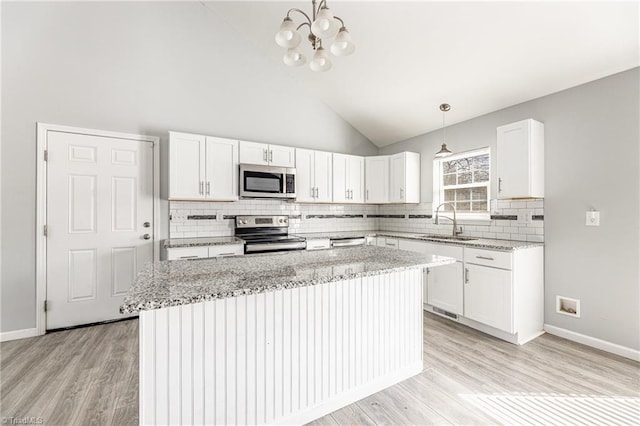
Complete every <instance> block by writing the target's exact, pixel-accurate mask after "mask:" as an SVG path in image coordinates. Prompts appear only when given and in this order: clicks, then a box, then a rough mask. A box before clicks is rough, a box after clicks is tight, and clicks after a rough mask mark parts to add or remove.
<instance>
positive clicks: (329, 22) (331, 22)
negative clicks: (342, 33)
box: [311, 7, 340, 38]
mask: <svg viewBox="0 0 640 426" xmlns="http://www.w3.org/2000/svg"><path fill="white" fill-rule="evenodd" d="M339 29H340V27H339V26H338V22H337V21H336V19H335V18H334V17H333V14H332V13H331V10H329V8H328V7H323V8H321V9H320V11H319V12H318V16H316V20H315V21H313V23H312V24H311V32H313V33H314V34H315V35H316V36H318V37H320V38H331V37H334V36H335V35H336V34H337V33H338V30H339Z"/></svg>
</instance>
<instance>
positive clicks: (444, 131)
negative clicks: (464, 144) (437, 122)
mask: <svg viewBox="0 0 640 426" xmlns="http://www.w3.org/2000/svg"><path fill="white" fill-rule="evenodd" d="M450 109H451V105H449V104H440V111H442V148H440V151H438V152H436V158H444V157H448V156H450V155H451V154H453V153H452V152H451V151H449V149H448V148H447V128H446V127H445V126H444V115H445V113H446V112H447V111H449V110H450Z"/></svg>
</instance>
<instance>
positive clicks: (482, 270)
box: [464, 264, 513, 333]
mask: <svg viewBox="0 0 640 426" xmlns="http://www.w3.org/2000/svg"><path fill="white" fill-rule="evenodd" d="M464 282H465V290H464V293H465V298H464V315H465V316H466V317H467V318H469V319H472V320H474V321H478V322H480V323H482V324H486V325H488V326H491V327H494V328H497V329H499V330H503V331H506V332H507V333H513V304H512V302H511V298H512V292H513V289H512V284H511V271H508V270H504V269H497V268H491V267H488V266H479V265H473V264H467V265H465V280H464Z"/></svg>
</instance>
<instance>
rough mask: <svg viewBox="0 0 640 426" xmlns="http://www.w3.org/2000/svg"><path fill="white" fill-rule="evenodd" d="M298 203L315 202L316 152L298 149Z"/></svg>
mask: <svg viewBox="0 0 640 426" xmlns="http://www.w3.org/2000/svg"><path fill="white" fill-rule="evenodd" d="M296 164H297V165H298V167H296V201H301V202H312V201H315V183H314V175H315V172H314V169H315V162H314V151H311V150H308V149H299V148H297V149H296Z"/></svg>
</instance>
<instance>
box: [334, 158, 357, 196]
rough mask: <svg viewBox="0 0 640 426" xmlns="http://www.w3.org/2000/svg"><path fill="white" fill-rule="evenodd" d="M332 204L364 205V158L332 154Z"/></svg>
mask: <svg viewBox="0 0 640 426" xmlns="http://www.w3.org/2000/svg"><path fill="white" fill-rule="evenodd" d="M333 202H334V203H364V157H359V156H356V155H346V154H333Z"/></svg>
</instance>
